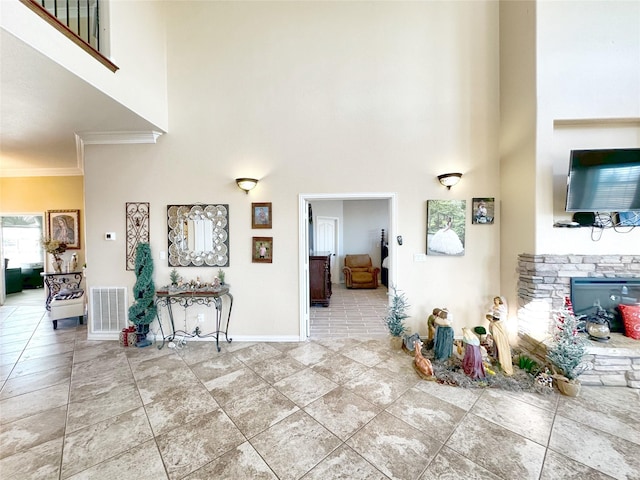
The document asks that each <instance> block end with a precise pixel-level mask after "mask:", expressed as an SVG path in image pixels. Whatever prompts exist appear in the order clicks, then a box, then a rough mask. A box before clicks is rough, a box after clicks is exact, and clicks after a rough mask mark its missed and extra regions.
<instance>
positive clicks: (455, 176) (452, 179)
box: [438, 173, 462, 190]
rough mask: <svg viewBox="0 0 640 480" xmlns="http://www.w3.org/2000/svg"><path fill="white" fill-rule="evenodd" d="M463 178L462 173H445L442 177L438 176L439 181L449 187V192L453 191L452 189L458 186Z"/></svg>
mask: <svg viewBox="0 0 640 480" xmlns="http://www.w3.org/2000/svg"><path fill="white" fill-rule="evenodd" d="M461 178H462V174H461V173H443V174H442V175H438V180H440V183H441V184H442V185H443V186H445V187H447V190H451V187H453V186H454V185H455V184H457V183H458V182H459V181H460V179H461Z"/></svg>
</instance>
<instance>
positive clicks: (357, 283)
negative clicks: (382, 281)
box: [342, 254, 380, 288]
mask: <svg viewBox="0 0 640 480" xmlns="http://www.w3.org/2000/svg"><path fill="white" fill-rule="evenodd" d="M342 271H343V273H344V282H345V284H346V286H347V288H378V273H380V269H379V268H377V267H374V266H373V265H372V263H371V257H370V256H369V255H367V254H360V255H347V256H345V257H344V268H343V269H342Z"/></svg>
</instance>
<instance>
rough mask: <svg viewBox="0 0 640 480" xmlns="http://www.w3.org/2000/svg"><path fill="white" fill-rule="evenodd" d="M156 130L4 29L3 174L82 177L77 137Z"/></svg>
mask: <svg viewBox="0 0 640 480" xmlns="http://www.w3.org/2000/svg"><path fill="white" fill-rule="evenodd" d="M150 130H157V127H154V125H152V124H151V123H149V122H147V121H146V120H144V119H143V118H141V117H140V116H138V115H137V114H135V113H133V112H132V111H131V110H129V109H127V108H126V107H124V106H122V105H121V104H119V103H118V102H116V101H115V100H113V99H112V98H110V97H108V96H107V95H105V94H104V93H102V92H101V91H99V90H97V89H96V88H94V87H92V86H91V85H89V84H88V83H86V82H85V81H83V80H81V79H80V78H78V77H77V76H75V75H74V74H72V73H70V72H69V71H68V70H66V69H65V68H63V67H61V66H60V65H58V64H57V63H55V62H53V61H52V60H50V59H49V58H47V57H45V56H44V55H42V54H41V53H39V52H37V51H36V50H34V49H33V48H31V47H30V46H28V45H26V44H25V43H24V42H22V41H21V40H20V39H17V38H16V37H14V36H13V35H11V34H10V33H8V32H6V31H5V30H3V29H0V176H33V175H64V174H67V175H68V174H76V175H78V174H82V170H81V167H82V165H80V164H79V159H78V154H77V152H76V137H75V134H76V133H79V134H82V132H127V131H131V132H139V131H150Z"/></svg>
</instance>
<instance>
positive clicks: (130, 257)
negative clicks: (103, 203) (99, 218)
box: [126, 202, 149, 270]
mask: <svg viewBox="0 0 640 480" xmlns="http://www.w3.org/2000/svg"><path fill="white" fill-rule="evenodd" d="M126 212H127V270H135V266H136V250H137V249H138V244H139V243H149V202H127V206H126Z"/></svg>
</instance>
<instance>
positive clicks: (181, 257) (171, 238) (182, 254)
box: [167, 203, 229, 267]
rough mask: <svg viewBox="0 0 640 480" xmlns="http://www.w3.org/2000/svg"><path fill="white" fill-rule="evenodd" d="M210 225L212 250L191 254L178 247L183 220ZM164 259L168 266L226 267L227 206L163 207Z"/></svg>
mask: <svg viewBox="0 0 640 480" xmlns="http://www.w3.org/2000/svg"><path fill="white" fill-rule="evenodd" d="M197 219H202V220H207V219H210V220H212V221H213V222H214V228H213V237H214V245H213V248H214V250H211V251H203V252H192V251H189V250H184V249H181V248H180V244H181V243H182V239H183V231H182V228H181V227H182V225H184V222H185V221H186V220H197ZM167 227H168V232H167V241H168V252H169V254H168V255H167V260H168V263H169V266H170V267H228V266H229V205H228V204H215V203H214V204H202V203H195V204H190V205H167Z"/></svg>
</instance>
